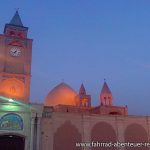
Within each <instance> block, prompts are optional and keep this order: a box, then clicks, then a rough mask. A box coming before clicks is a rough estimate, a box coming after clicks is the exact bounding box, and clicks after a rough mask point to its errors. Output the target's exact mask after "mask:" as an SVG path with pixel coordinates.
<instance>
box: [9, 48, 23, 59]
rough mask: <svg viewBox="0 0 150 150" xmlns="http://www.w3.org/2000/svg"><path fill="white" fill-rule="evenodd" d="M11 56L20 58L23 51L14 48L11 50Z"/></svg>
mask: <svg viewBox="0 0 150 150" xmlns="http://www.w3.org/2000/svg"><path fill="white" fill-rule="evenodd" d="M10 54H11V56H14V57H18V56H20V55H21V50H20V48H18V47H13V48H11V49H10Z"/></svg>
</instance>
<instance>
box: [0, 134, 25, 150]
mask: <svg viewBox="0 0 150 150" xmlns="http://www.w3.org/2000/svg"><path fill="white" fill-rule="evenodd" d="M24 147H25V138H24V137H21V136H18V135H11V134H10V135H0V150H24Z"/></svg>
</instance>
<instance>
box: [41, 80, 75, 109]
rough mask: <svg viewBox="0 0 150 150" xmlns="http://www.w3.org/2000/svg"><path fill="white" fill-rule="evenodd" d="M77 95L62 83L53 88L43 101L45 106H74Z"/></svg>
mask: <svg viewBox="0 0 150 150" xmlns="http://www.w3.org/2000/svg"><path fill="white" fill-rule="evenodd" d="M76 95H77V93H76V92H75V91H74V90H73V89H72V88H71V87H70V86H69V85H67V84H66V83H64V82H62V83H60V84H59V85H57V86H56V87H55V88H53V89H52V90H51V91H50V92H49V93H48V95H47V97H46V99H45V103H44V105H45V106H56V105H59V104H63V105H73V106H75V105H76V103H75V96H76Z"/></svg>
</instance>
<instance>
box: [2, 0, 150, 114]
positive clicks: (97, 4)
mask: <svg viewBox="0 0 150 150" xmlns="http://www.w3.org/2000/svg"><path fill="white" fill-rule="evenodd" d="M15 8H19V13H20V16H21V18H22V22H23V24H24V26H28V27H29V37H30V38H33V39H34V42H33V58H32V83H31V99H32V101H40V102H43V101H44V98H45V96H46V95H47V94H48V92H49V91H50V90H51V89H52V88H53V87H54V86H56V85H57V84H59V83H60V82H62V80H64V81H65V82H66V83H68V84H69V85H71V86H72V87H73V88H74V89H75V90H76V91H78V89H79V87H80V84H81V83H82V82H83V83H84V85H85V87H86V89H87V93H89V94H91V96H92V103H93V105H98V104H99V93H100V90H101V88H102V85H103V82H104V80H103V79H104V78H106V81H107V83H108V85H109V87H110V89H111V91H112V93H113V97H114V104H115V105H128V108H129V113H130V114H138V115H139V114H141V115H150V109H149V106H150V9H149V8H150V1H149V0H142V1H141V0H132V1H131V0H113V1H112V0H63V1H62V0H56V1H51V0H43V1H42V2H41V0H30V1H25V0H22V1H20V0H13V1H10V0H2V2H1V5H0V10H1V15H0V32H1V33H2V32H3V28H4V24H5V23H8V22H9V21H10V20H11V18H12V16H13V15H14V13H15Z"/></svg>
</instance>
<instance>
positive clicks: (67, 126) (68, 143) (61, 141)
mask: <svg viewBox="0 0 150 150" xmlns="http://www.w3.org/2000/svg"><path fill="white" fill-rule="evenodd" d="M81 141H82V137H81V134H80V133H79V131H78V129H77V128H76V127H75V126H74V125H73V124H72V123H71V122H70V121H66V122H65V123H64V124H63V125H61V126H60V128H58V129H57V132H56V133H55V134H54V145H53V150H81V149H82V148H81V147H79V148H77V147H76V143H78V142H81Z"/></svg>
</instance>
